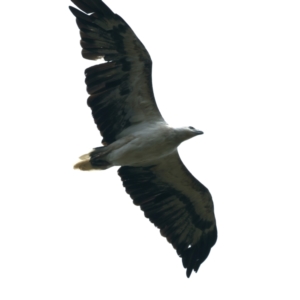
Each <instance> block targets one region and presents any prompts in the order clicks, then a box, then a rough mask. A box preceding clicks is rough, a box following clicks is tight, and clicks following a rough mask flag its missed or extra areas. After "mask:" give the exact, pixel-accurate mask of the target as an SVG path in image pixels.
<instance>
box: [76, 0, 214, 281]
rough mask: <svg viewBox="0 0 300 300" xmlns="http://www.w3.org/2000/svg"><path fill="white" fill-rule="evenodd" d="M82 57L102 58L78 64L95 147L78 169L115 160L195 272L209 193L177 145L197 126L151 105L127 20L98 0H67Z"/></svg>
mask: <svg viewBox="0 0 300 300" xmlns="http://www.w3.org/2000/svg"><path fill="white" fill-rule="evenodd" d="M72 2H73V3H74V4H75V5H76V6H77V7H78V8H79V9H80V10H78V9H76V8H74V7H70V10H71V12H72V13H73V15H74V16H75V17H76V22H77V25H78V27H79V29H80V36H81V42H80V43H81V46H82V56H83V57H84V58H86V59H89V60H98V59H104V60H105V61H106V62H103V61H102V63H100V64H97V65H95V66H92V67H90V68H88V69H86V70H85V76H86V80H85V82H86V85H87V91H88V93H89V95H90V96H89V98H88V100H87V104H88V106H89V107H90V108H91V110H92V116H93V118H94V121H95V123H96V125H97V127H98V129H99V131H100V133H101V135H102V137H103V140H102V144H103V146H102V147H97V148H94V149H93V150H92V151H91V152H90V153H88V154H85V155H83V156H81V157H80V161H79V162H78V163H77V164H76V165H75V166H74V168H75V169H80V170H85V171H88V170H105V169H108V168H110V167H113V166H121V167H120V168H119V170H118V174H119V176H120V177H121V180H122V181H123V186H124V187H125V189H126V192H127V193H128V194H129V195H130V197H131V198H132V199H133V203H134V204H135V205H139V206H140V208H141V209H142V210H143V211H144V214H145V217H146V218H148V219H149V220H150V221H151V222H152V223H154V225H155V226H156V227H158V228H159V229H160V232H161V234H162V236H164V237H166V238H167V240H168V242H169V243H171V244H172V245H173V247H174V248H175V249H176V251H177V254H178V255H179V256H180V257H181V258H182V262H183V266H184V268H186V275H187V277H190V275H191V273H192V271H193V270H194V271H195V272H197V271H198V269H199V267H200V265H201V264H202V263H203V261H204V260H205V259H206V258H207V256H208V255H209V252H210V250H211V248H212V247H213V245H214V244H215V243H216V240H217V228H216V220H215V215H214V206H213V201H212V197H211V195H210V193H209V191H208V189H207V188H206V187H205V186H204V185H203V184H201V183H200V182H199V181H198V180H197V179H196V178H195V177H194V176H193V175H192V174H191V173H190V172H189V171H188V169H187V168H186V167H185V166H184V164H183V163H182V161H181V159H180V157H179V154H178V152H177V147H178V146H179V145H180V144H181V143H182V142H183V141H185V140H188V139H190V138H192V137H195V136H197V135H201V134H202V133H203V132H202V131H200V130H196V129H195V128H194V127H191V126H189V127H183V128H174V127H172V126H170V125H169V124H168V123H166V121H165V120H164V119H163V117H162V115H161V113H160V112H159V109H158V107H157V105H156V102H155V99H154V94H153V89H152V79H151V69H152V61H151V58H150V55H149V53H148V52H147V50H146V48H145V47H144V46H143V44H142V43H141V42H140V40H139V39H138V38H137V36H136V35H135V34H134V32H133V31H132V29H131V28H130V27H129V26H128V25H127V23H126V22H125V21H124V20H123V19H122V18H121V17H120V16H118V15H117V14H115V13H113V12H112V11H111V9H110V8H109V7H108V6H107V5H106V4H104V3H103V2H102V1H101V0H72Z"/></svg>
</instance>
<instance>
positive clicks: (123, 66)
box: [70, 0, 164, 144]
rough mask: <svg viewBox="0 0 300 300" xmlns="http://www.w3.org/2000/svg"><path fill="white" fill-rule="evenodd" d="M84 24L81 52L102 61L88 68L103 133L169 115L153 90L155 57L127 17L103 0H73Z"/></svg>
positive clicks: (91, 101) (108, 139) (107, 137)
mask: <svg viewBox="0 0 300 300" xmlns="http://www.w3.org/2000/svg"><path fill="white" fill-rule="evenodd" d="M72 2H73V3H74V4H76V5H77V6H78V7H79V8H80V9H81V10H83V11H84V12H85V13H83V12H81V11H79V10H77V9H76V8H73V7H70V10H71V12H72V13H73V14H74V15H75V16H76V22H77V25H78V27H79V29H80V35H81V46H82V48H83V50H82V56H83V57H84V58H86V59H91V60H96V59H100V58H104V60H106V61H107V63H102V64H99V65H96V66H93V67H90V68H88V69H86V70H85V75H86V81H85V82H86V84H87V91H88V93H89V94H90V97H89V98H88V106H89V107H90V108H91V109H92V115H93V117H94V121H95V123H96V124H97V127H98V129H99V130H100V132H101V135H102V136H103V138H104V139H103V141H102V143H103V144H110V143H112V142H114V141H115V140H116V139H117V137H118V135H119V134H120V133H121V132H122V131H123V130H124V129H126V128H127V127H130V126H131V125H135V124H137V123H141V122H147V121H164V120H163V118H162V116H161V114H160V112H159V110H158V108H157V105H156V103H155V99H154V94H153V90H152V79H151V69H152V61H151V58H150V56H149V54H148V52H147V50H146V49H145V47H144V46H143V44H142V43H141V42H140V41H139V39H138V38H137V37H136V35H135V34H134V32H133V31H132V30H131V28H130V27H129V26H128V25H127V24H126V22H125V21H124V20H123V19H122V18H121V17H119V16H118V15H116V14H114V13H113V12H112V11H111V10H110V9H109V8H108V7H107V6H106V5H105V4H104V3H103V2H102V1H101V0H72Z"/></svg>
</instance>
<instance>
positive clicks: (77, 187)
mask: <svg viewBox="0 0 300 300" xmlns="http://www.w3.org/2000/svg"><path fill="white" fill-rule="evenodd" d="M17 2H19V3H16V2H11V3H10V2H9V3H7V2H6V3H5V4H4V6H3V5H2V14H1V19H0V22H1V28H2V33H1V40H2V43H1V45H2V46H1V66H2V68H1V71H2V76H3V77H2V87H1V101H0V125H1V126H0V130H1V150H0V151H1V159H2V163H1V168H0V172H1V179H2V180H1V181H2V184H1V186H2V187H1V190H0V197H1V202H0V243H1V246H0V282H1V288H0V298H1V299H3V300H11V299H13V300H15V299H18V300H20V299H22V300H23V299H31V300H35V299H39V300H41V299H42V300H47V299H51V300H53V299H55V300H61V299H64V300H66V299H72V300H77V299H78V300H79V299H80V300H81V299H89V300H94V299H108V300H110V299H131V300H140V299H146V300H147V299H183V298H184V299H191V298H192V299H205V300H217V299H218V300H219V299H230V300H241V299H243V300H248V299H249V300H250V299H251V300H253V299H258V300H260V299H289V300H297V299H300V292H299V277H300V274H299V269H300V259H299V253H300V241H299V229H300V218H299V208H300V205H299V201H300V191H299V190H300V188H299V177H300V171H299V170H300V159H299V153H300V142H299V130H300V117H299V107H300V106H299V103H300V88H299V86H300V85H299V82H300V55H299V53H300V19H299V14H300V4H299V1H288V0H285V1H265V0H259V1H231V0H229V1H221V0H216V1H192V0H186V1H161V0H159V1H158V0H153V1H137V0H126V1H124V0H106V1H105V2H106V4H107V5H108V6H109V7H110V8H111V9H112V10H113V11H114V12H115V13H117V14H119V15H120V16H121V17H122V18H123V19H125V21H126V22H127V23H128V24H129V25H130V26H131V28H132V29H133V30H134V32H135V33H136V34H137V36H138V37H139V38H140V40H141V41H142V43H143V44H144V45H145V47H146V48H147V49H148V51H149V53H150V55H151V57H152V61H153V84H154V93H155V97H156V101H157V104H158V106H159V109H160V111H161V113H162V114H163V116H164V118H165V120H166V121H167V122H168V123H169V124H171V125H184V126H193V127H195V128H197V129H200V130H202V131H204V135H202V136H199V137H197V138H194V139H192V140H190V141H187V142H186V143H184V144H183V145H181V146H180V148H179V152H180V155H181V158H182V160H183V161H184V163H185V164H186V166H187V167H188V168H189V170H190V171H191V172H192V173H193V174H194V176H195V177H196V178H198V179H199V180H200V181H201V182H202V183H203V184H204V185H205V186H206V187H207V188H208V189H209V190H210V192H211V194H212V196H213V199H214V205H215V214H216V218H217V226H218V241H217V243H216V245H215V246H214V247H213V248H212V251H211V253H210V255H209V257H208V259H207V260H206V261H205V262H204V263H203V264H202V265H201V267H200V269H199V271H198V273H197V274H195V273H192V276H191V278H190V279H187V278H186V276H185V269H184V268H183V267H182V262H181V259H180V258H179V257H178V256H177V254H176V251H175V250H174V249H173V247H172V246H171V244H169V243H168V242H167V241H166V240H165V239H164V238H163V237H162V236H161V235H160V233H159V230H158V229H157V228H156V227H154V225H153V224H151V223H150V222H149V221H148V220H147V219H146V218H145V217H144V215H143V212H142V211H141V210H140V209H139V207H137V206H134V205H133V204H132V200H131V199H130V197H129V196H128V195H127V194H126V193H125V190H124V188H123V187H122V183H121V180H120V178H119V176H118V175H117V168H112V169H109V170H107V171H102V172H90V173H83V172H79V171H74V170H73V164H74V163H76V162H77V158H78V157H79V156H80V155H82V154H84V153H86V152H88V151H89V150H90V149H92V148H93V147H96V146H100V143H101V137H100V134H99V132H98V131H97V128H96V126H95V124H94V122H93V119H92V117H91V113H90V109H89V108H88V107H87V105H86V99H87V96H88V95H87V93H86V90H85V83H84V69H85V68H87V67H88V66H90V65H93V64H95V62H89V61H86V60H84V59H83V58H82V57H81V54H80V51H81V48H80V45H79V40H80V37H79V30H78V28H77V26H76V23H75V18H74V17H73V15H72V14H71V13H70V11H69V10H68V6H69V5H71V2H70V1H66V0H64V1H58V0H56V1H46V2H45V1H37V0H31V1H29V2H28V1H17ZM162 3H163V4H162Z"/></svg>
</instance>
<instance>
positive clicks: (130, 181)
mask: <svg viewBox="0 0 300 300" xmlns="http://www.w3.org/2000/svg"><path fill="white" fill-rule="evenodd" d="M118 173H119V175H120V177H121V179H122V181H123V185H124V187H125V188H126V192H127V193H128V194H129V195H130V196H131V198H132V199H133V202H134V204H135V205H139V206H140V208H141V209H142V210H143V211H144V214H145V216H146V217H147V218H148V219H149V220H150V221H151V222H152V223H154V225H155V226H156V227H158V228H159V229H160V232H161V234H162V236H164V237H166V238H167V240H168V241H169V242H170V243H171V244H172V245H173V247H174V248H175V249H176V250H177V253H178V255H179V256H180V257H182V263H183V266H184V268H186V269H187V270H186V274H187V277H190V275H191V272H192V270H194V271H195V272H197V271H198V269H199V267H200V265H201V264H202V263H203V262H204V260H205V259H206V258H207V256H208V255H209V252H210V249H211V248H212V247H213V245H214V244H215V243H216V240H217V227H216V220H215V216H214V207H213V202H212V198H211V195H210V193H209V191H208V189H207V188H206V187H205V186H204V185H202V184H201V183H200V182H199V181H198V180H197V179H195V178H194V176H193V175H192V174H191V173H190V172H189V171H188V170H187V168H186V167H185V166H184V164H183V163H182V161H181V160H180V157H179V155H178V153H177V152H176V153H174V154H172V155H170V156H168V157H167V158H165V159H164V160H163V161H162V162H161V163H160V164H158V165H156V166H152V167H126V166H125V167H121V168H120V169H119V171H118Z"/></svg>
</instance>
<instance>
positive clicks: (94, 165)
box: [74, 147, 112, 171]
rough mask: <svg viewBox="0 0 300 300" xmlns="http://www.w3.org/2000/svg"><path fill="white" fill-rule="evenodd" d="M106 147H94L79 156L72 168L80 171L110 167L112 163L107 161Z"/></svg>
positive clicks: (107, 151)
mask: <svg viewBox="0 0 300 300" xmlns="http://www.w3.org/2000/svg"><path fill="white" fill-rule="evenodd" d="M107 148H108V147H98V148H94V149H93V151H91V152H90V153H87V154H84V155H82V156H80V157H79V159H80V161H79V162H78V163H77V164H75V165H74V169H79V170H81V171H91V170H106V169H108V168H110V167H112V164H111V163H110V162H108V161H107V159H106V157H105V156H106V155H107V154H108V153H109V151H110V150H109V149H107Z"/></svg>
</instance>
